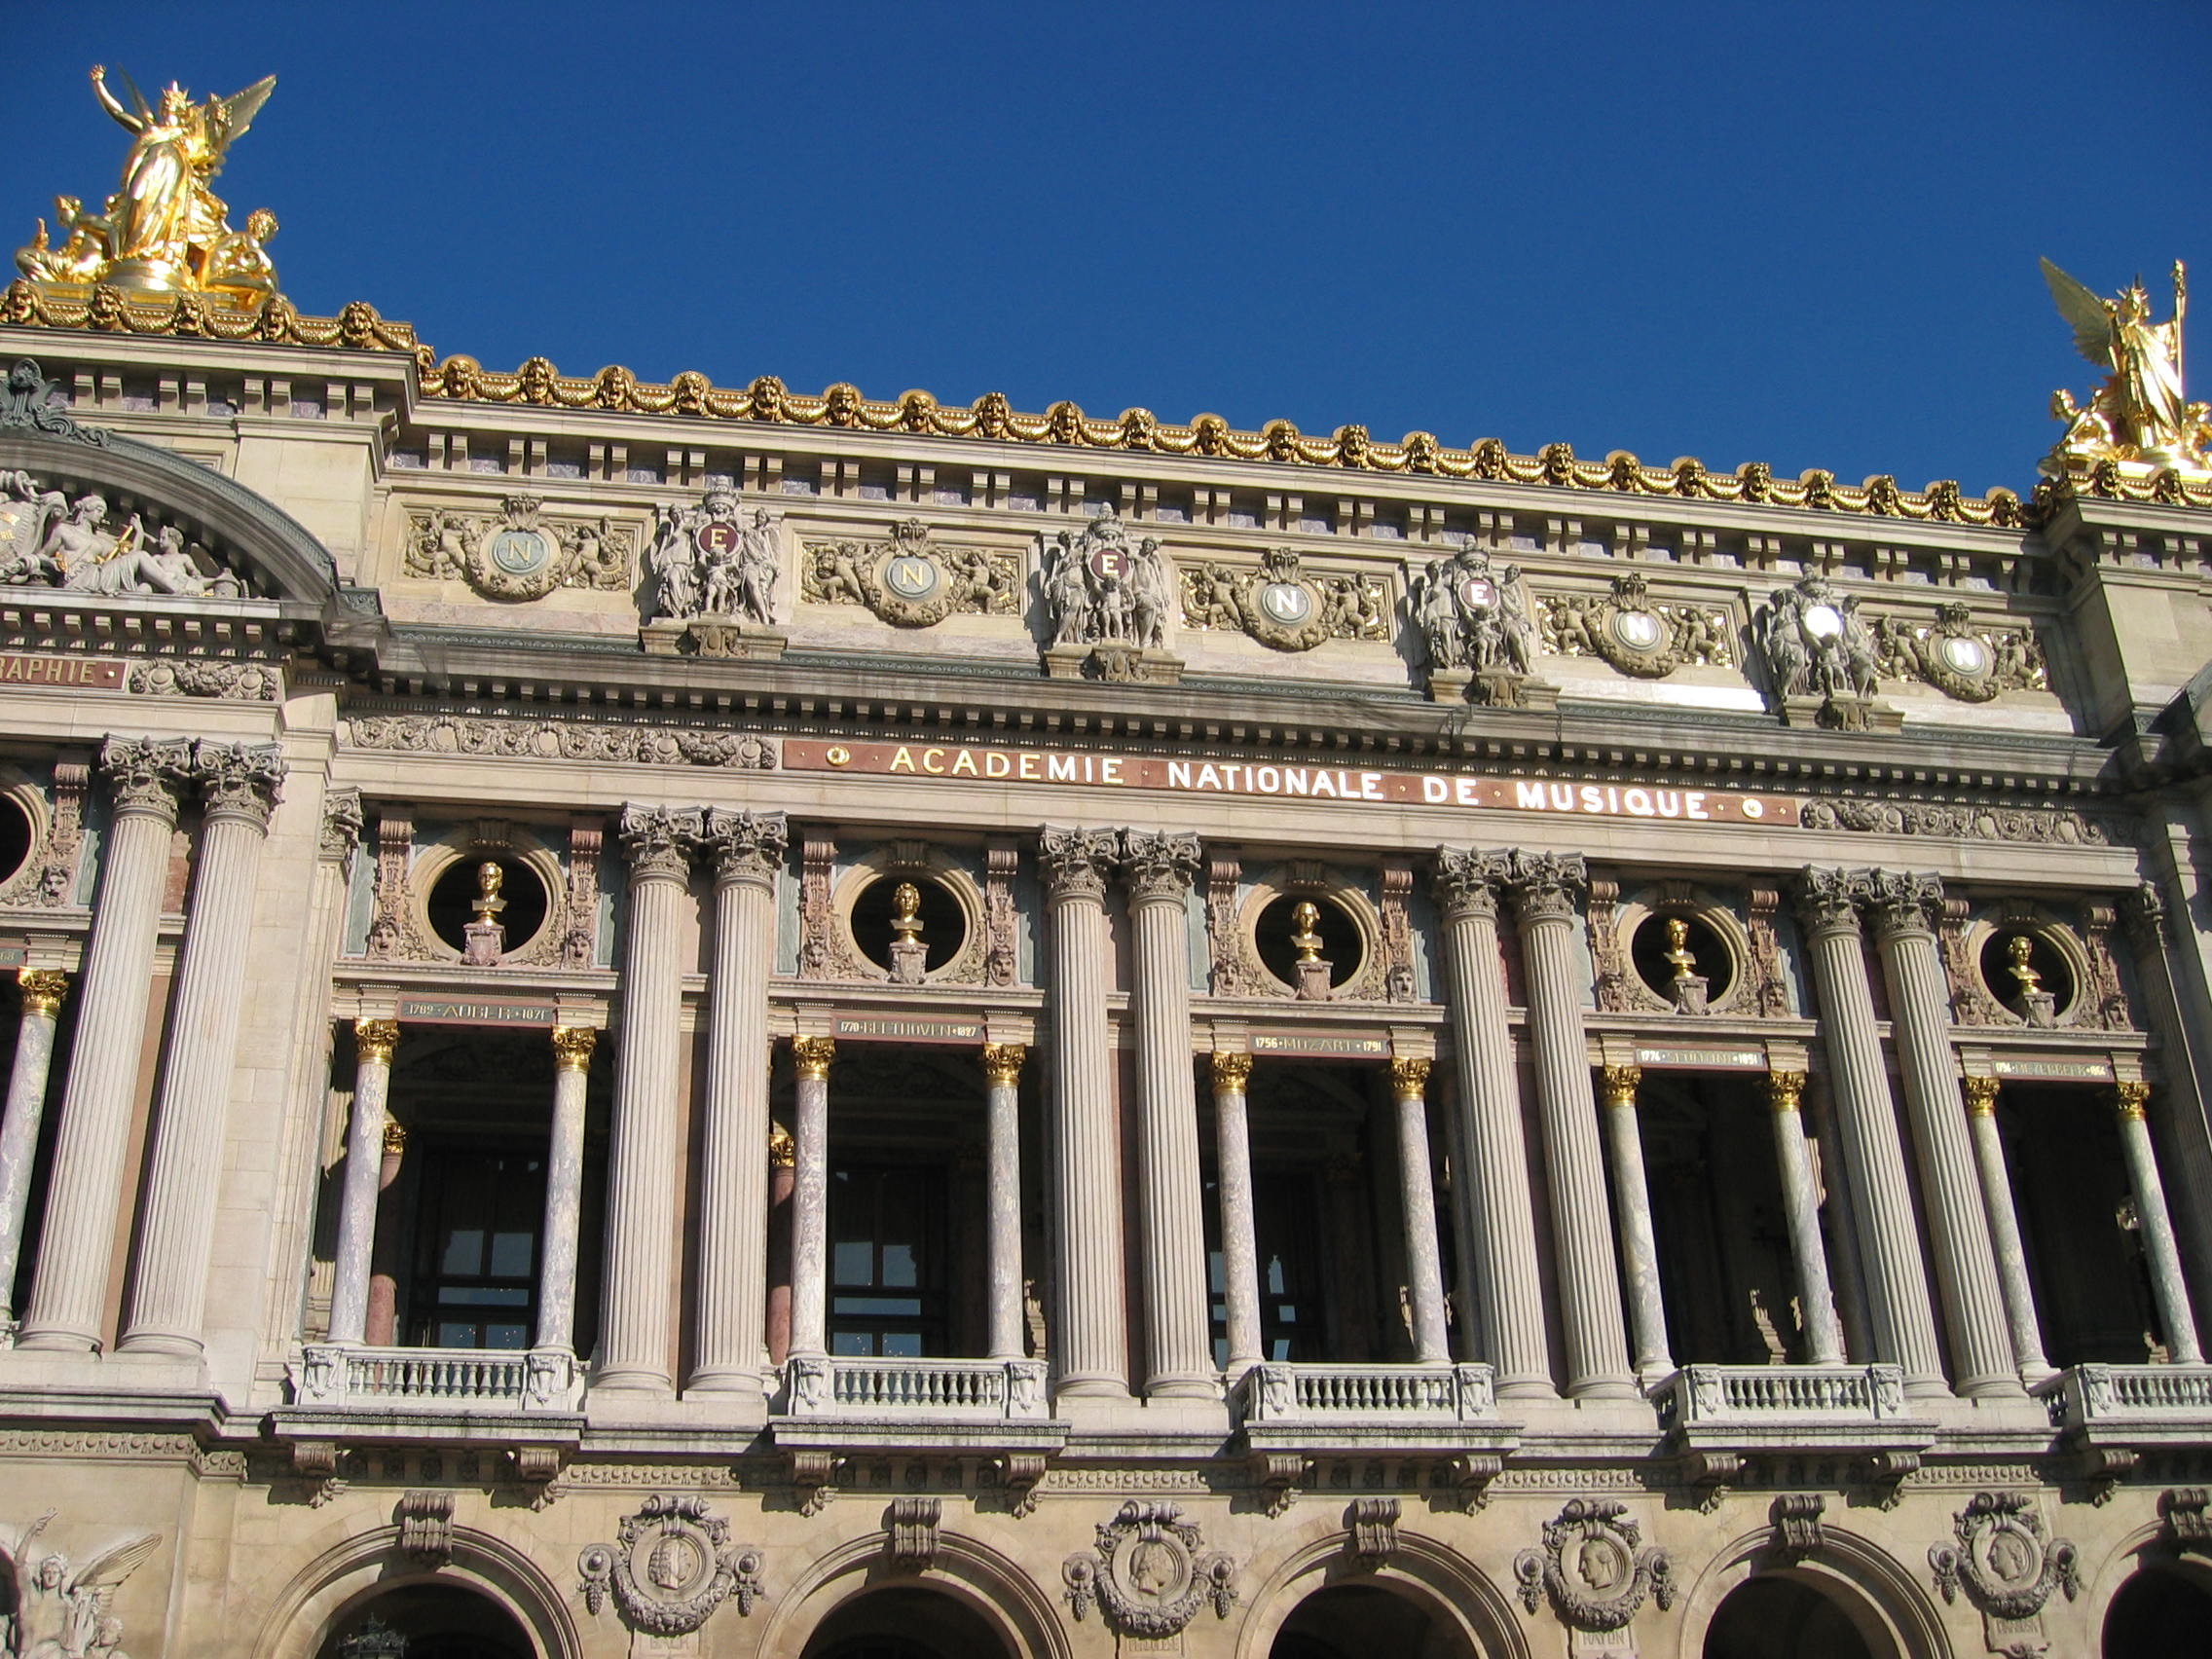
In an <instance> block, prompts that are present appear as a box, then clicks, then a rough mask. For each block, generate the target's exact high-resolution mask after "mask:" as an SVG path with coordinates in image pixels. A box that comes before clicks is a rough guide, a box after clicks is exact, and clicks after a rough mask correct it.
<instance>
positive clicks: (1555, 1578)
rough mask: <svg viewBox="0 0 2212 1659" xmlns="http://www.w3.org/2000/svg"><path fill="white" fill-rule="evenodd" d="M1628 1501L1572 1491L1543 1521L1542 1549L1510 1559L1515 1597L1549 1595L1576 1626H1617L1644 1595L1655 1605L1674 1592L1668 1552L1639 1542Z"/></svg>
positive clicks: (1532, 1599) (1666, 1602)
mask: <svg viewBox="0 0 2212 1659" xmlns="http://www.w3.org/2000/svg"><path fill="white" fill-rule="evenodd" d="M1642 1541H1643V1536H1642V1532H1641V1530H1640V1529H1639V1528H1638V1527H1637V1524H1636V1523H1635V1522H1634V1521H1632V1520H1631V1519H1629V1513H1628V1505H1627V1504H1625V1503H1623V1502H1621V1501H1620V1500H1619V1499H1618V1498H1612V1497H1587V1498H1585V1497H1578V1498H1575V1499H1573V1500H1572V1501H1570V1502H1569V1503H1568V1504H1567V1507H1566V1508H1564V1509H1562V1510H1561V1511H1560V1512H1559V1519H1558V1520H1556V1521H1547V1522H1545V1523H1544V1542H1543V1547H1542V1548H1541V1549H1534V1550H1523V1551H1522V1552H1521V1553H1520V1554H1519V1555H1518V1556H1516V1557H1515V1558H1514V1560H1513V1576H1514V1577H1515V1578H1516V1579H1518V1580H1519V1581H1520V1582H1519V1592H1520V1596H1521V1604H1522V1606H1523V1607H1525V1608H1527V1609H1528V1610H1529V1611H1530V1612H1531V1613H1533V1612H1534V1611H1535V1610H1536V1604H1537V1602H1538V1601H1539V1600H1540V1599H1541V1598H1542V1597H1544V1596H1545V1595H1549V1596H1550V1597H1551V1603H1552V1608H1553V1610H1554V1611H1555V1612H1557V1613H1558V1614H1559V1617H1560V1620H1561V1622H1562V1623H1564V1624H1567V1625H1569V1626H1571V1627H1572V1628H1574V1629H1575V1630H1583V1631H1593V1632H1595V1631H1608V1630H1619V1629H1620V1628H1621V1627H1622V1626H1624V1625H1626V1624H1627V1623H1628V1622H1629V1620H1630V1619H1632V1618H1634V1617H1635V1616H1636V1610H1637V1608H1639V1607H1641V1605H1643V1600H1644V1598H1645V1597H1646V1596H1648V1597H1650V1598H1651V1600H1653V1601H1654V1602H1656V1603H1658V1604H1659V1606H1660V1607H1661V1609H1662V1610H1664V1609H1665V1608H1667V1607H1669V1606H1671V1605H1672V1604H1674V1600H1675V1580H1674V1568H1673V1566H1672V1564H1671V1563H1669V1561H1668V1559H1667V1552H1666V1551H1664V1550H1658V1549H1650V1550H1647V1549H1643V1548H1641V1544H1642Z"/></svg>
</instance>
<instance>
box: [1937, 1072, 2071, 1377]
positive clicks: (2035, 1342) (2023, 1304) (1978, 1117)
mask: <svg viewBox="0 0 2212 1659" xmlns="http://www.w3.org/2000/svg"><path fill="white" fill-rule="evenodd" d="M1997 1089H1998V1084H1997V1080H1996V1079H1995V1078H1993V1077H1969V1078H1962V1079H1961V1080H1960V1082H1959V1091H1960V1094H1961V1095H1962V1097H1963V1098H1964V1099H1965V1101H1966V1109H1967V1131H1968V1133H1969V1134H1970V1135H1971V1136H1972V1140H1973V1162H1974V1173H1975V1174H1976V1175H1977V1176H1978V1177H1979V1178H1980V1180H1981V1202H1982V1207H1983V1209H1984V1210H1986V1211H1987V1212H1988V1216H1989V1242H1990V1246H1991V1248H1992V1249H1994V1250H1995V1252H1996V1255H1997V1283H1998V1288H1999V1289H2000V1290H2001V1291H2002V1292H2003V1294H2004V1297H2005V1322H2006V1324H2007V1325H2008V1326H2009V1328H2010V1331H2011V1336H2012V1354H2013V1357H2014V1359H2015V1360H2016V1361H2017V1362H2018V1364H2019V1367H2020V1376H2021V1379H2022V1380H2023V1381H2025V1382H2028V1383H2037V1382H2041V1381H2042V1380H2043V1379H2044V1378H2046V1377H2048V1376H2050V1375H2051V1371H2052V1367H2051V1363H2050V1361H2049V1360H2048V1359H2046V1358H2045V1357H2044V1351H2043V1330H2042V1327H2041V1325H2040V1323H2039V1322H2038V1320H2037V1318H2036V1299H2035V1293H2034V1292H2033V1291H2032V1290H2031V1289H2030V1288H2029V1286H2028V1258H2027V1252H2026V1251H2025V1250H2024V1249H2022V1248H2021V1245H2020V1216H2019V1211H2018V1208H2017V1207H2016V1206H2015V1205H2014V1204H2013V1202H2012V1177H2011V1173H2010V1172H2009V1170H2008V1169H2007V1168H2006V1166H2005V1142H2004V1140H2003V1139H2002V1138H2001V1137H2000V1136H1999V1134H1998V1132H1997Z"/></svg>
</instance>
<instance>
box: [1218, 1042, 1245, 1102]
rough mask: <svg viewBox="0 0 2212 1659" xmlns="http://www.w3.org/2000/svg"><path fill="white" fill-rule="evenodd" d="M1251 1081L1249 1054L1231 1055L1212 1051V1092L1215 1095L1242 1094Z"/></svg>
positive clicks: (1221, 1051)
mask: <svg viewBox="0 0 2212 1659" xmlns="http://www.w3.org/2000/svg"><path fill="white" fill-rule="evenodd" d="M1251 1081H1252V1056H1251V1055H1250V1054H1233V1053H1230V1052H1229V1051H1226V1050H1219V1049H1217V1050H1215V1051H1214V1056H1213V1091H1214V1092H1215V1093H1216V1094H1242V1093H1243V1092H1244V1090H1245V1088H1246V1087H1247V1086H1248V1085H1249V1084H1250V1083H1251Z"/></svg>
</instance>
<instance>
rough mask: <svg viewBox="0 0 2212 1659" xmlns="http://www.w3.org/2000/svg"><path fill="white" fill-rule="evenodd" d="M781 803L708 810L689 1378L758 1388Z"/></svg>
mask: <svg viewBox="0 0 2212 1659" xmlns="http://www.w3.org/2000/svg"><path fill="white" fill-rule="evenodd" d="M789 843H790V827H789V825H788V824H787V822H786V821H785V818H784V815H783V814H782V813H780V812H727V811H723V810H721V809H719V808H717V809H715V810H713V811H711V812H709V813H708V814H707V826H706V845H707V848H708V850H709V851H710V852H711V853H712V854H713V855H714V859H715V958H714V960H715V973H714V978H713V981H712V1001H711V1003H710V1006H709V1011H708V1020H709V1029H708V1047H707V1104H706V1113H707V1118H706V1125H705V1133H704V1135H703V1137H702V1140H701V1144H700V1155H699V1156H700V1174H699V1301H698V1327H697V1332H696V1341H695V1343H694V1347H695V1350H696V1351H695V1353H694V1355H693V1359H692V1366H691V1376H690V1379H689V1381H688V1382H687V1383H686V1384H685V1386H686V1387H688V1388H693V1389H702V1390H713V1391H716V1392H735V1393H742V1394H747V1395H758V1394H761V1393H763V1392H764V1378H765V1367H766V1365H767V1360H768V1335H767V1325H766V1320H767V1310H768V1165H767V1161H765V1160H764V1159H763V1158H762V1157H761V1156H760V1149H761V1147H762V1146H763V1145H764V1144H765V1143H766V1141H767V1139H768V970H769V967H770V966H771V964H772V963H773V962H774V960H775V951H776V872H777V870H779V869H780V868H782V867H783V862H784V849H785V847H786V846H787V845H789Z"/></svg>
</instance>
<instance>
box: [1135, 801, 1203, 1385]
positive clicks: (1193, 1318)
mask: <svg viewBox="0 0 2212 1659" xmlns="http://www.w3.org/2000/svg"><path fill="white" fill-rule="evenodd" d="M1122 872H1123V878H1124V880H1125V881H1126V882H1127V883H1128V892H1129V923H1130V931H1131V932H1132V933H1133V934H1134V935H1135V940H1134V944H1135V948H1134V949H1133V950H1132V951H1131V953H1130V954H1131V957H1132V959H1133V962H1134V976H1135V981H1136V982H1135V985H1134V988H1133V992H1132V994H1131V996H1130V999H1129V1001H1130V1005H1131V1007H1132V1009H1133V1010H1134V1013H1135V1016H1136V1040H1137V1177H1138V1198H1139V1206H1138V1214H1139V1215H1140V1216H1141V1217H1142V1220H1141V1223H1140V1225H1141V1226H1142V1228H1143V1233H1142V1235H1141V1237H1142V1239H1143V1252H1142V1260H1143V1264H1144V1326H1145V1384H1144V1391H1145V1393H1146V1395H1147V1396H1148V1397H1157V1398H1165V1399H1195V1400H1213V1399H1218V1398H1219V1397H1220V1389H1219V1387H1218V1385H1217V1384H1216V1383H1215V1372H1214V1368H1213V1345H1212V1342H1211V1341H1210V1340H1209V1335H1208V1321H1207V1319H1206V1246H1205V1185H1204V1182H1203V1180H1202V1179H1201V1177H1200V1176H1199V1173H1198V1082H1197V1077H1196V1074H1195V1072H1194V1070H1193V1067H1192V1063H1191V941H1190V921H1191V918H1190V911H1189V909H1188V907H1187V906H1186V904H1185V903H1184V901H1185V899H1186V898H1187V896H1188V895H1189V893H1190V891H1191V881H1192V879H1193V878H1194V877H1195V876H1196V875H1197V874H1198V837H1197V836H1196V835H1191V834H1172V833H1169V832H1166V831H1162V830H1124V831H1123V835H1122Z"/></svg>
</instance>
